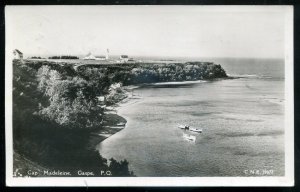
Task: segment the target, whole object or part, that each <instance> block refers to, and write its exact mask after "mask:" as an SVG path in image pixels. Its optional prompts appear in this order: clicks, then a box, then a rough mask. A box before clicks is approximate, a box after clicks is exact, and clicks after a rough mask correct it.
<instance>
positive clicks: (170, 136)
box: [97, 59, 285, 177]
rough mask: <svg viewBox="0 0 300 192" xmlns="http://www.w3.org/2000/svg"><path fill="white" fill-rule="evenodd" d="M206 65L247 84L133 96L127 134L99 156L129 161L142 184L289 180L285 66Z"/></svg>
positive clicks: (256, 62) (210, 84) (149, 90)
mask: <svg viewBox="0 0 300 192" xmlns="http://www.w3.org/2000/svg"><path fill="white" fill-rule="evenodd" d="M209 61H214V62H216V63H218V64H221V65H222V67H223V68H224V69H225V70H226V72H227V73H228V74H230V75H232V76H240V77H242V78H238V79H231V80H219V81H207V82H199V83H194V84H190V85H173V86H164V85H157V86H156V85H154V86H151V87H143V88H139V89H135V90H134V93H133V94H134V95H137V96H139V97H141V99H132V101H131V102H129V103H127V104H126V105H125V106H123V107H121V108H120V109H119V112H118V113H119V114H120V115H121V116H124V117H125V118H126V119H127V120H128V123H127V126H126V128H125V129H123V130H122V131H120V132H118V133H117V134H115V135H113V136H111V137H110V138H108V139H106V140H105V141H104V142H102V143H100V144H99V145H98V146H97V148H98V149H99V151H100V153H101V155H103V156H104V157H106V158H111V157H113V158H115V159H117V160H122V159H127V160H128V161H129V167H130V169H131V170H132V171H134V173H135V174H136V175H137V176H207V177H209V176H267V175H273V176H274V175H276V176H278V175H284V102H285V101H284V61H283V60H274V59H272V60H268V59H210V60H209ZM178 124H189V125H190V126H193V127H197V128H201V129H203V133H201V134H198V133H191V132H189V131H184V130H181V129H179V128H177V125H178ZM183 134H190V135H194V136H195V137H196V141H195V142H191V141H188V140H186V139H184V138H183Z"/></svg>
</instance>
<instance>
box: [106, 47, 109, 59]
mask: <svg viewBox="0 0 300 192" xmlns="http://www.w3.org/2000/svg"><path fill="white" fill-rule="evenodd" d="M105 58H106V60H108V59H109V49H106V57H105Z"/></svg>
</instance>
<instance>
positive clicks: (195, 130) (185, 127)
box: [178, 125, 202, 133]
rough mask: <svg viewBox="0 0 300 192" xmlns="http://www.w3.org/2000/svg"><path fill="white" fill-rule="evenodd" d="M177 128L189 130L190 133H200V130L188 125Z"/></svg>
mask: <svg viewBox="0 0 300 192" xmlns="http://www.w3.org/2000/svg"><path fill="white" fill-rule="evenodd" d="M178 128H180V129H185V130H189V131H192V132H197V133H202V129H198V128H194V127H190V126H188V125H178Z"/></svg>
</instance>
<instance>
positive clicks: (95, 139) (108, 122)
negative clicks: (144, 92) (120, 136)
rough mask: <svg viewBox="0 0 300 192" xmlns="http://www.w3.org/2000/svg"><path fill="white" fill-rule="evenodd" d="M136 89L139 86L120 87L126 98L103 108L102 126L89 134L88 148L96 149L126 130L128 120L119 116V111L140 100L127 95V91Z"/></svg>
mask: <svg viewBox="0 0 300 192" xmlns="http://www.w3.org/2000/svg"><path fill="white" fill-rule="evenodd" d="M136 88H139V86H124V87H122V90H123V91H124V96H126V97H125V98H124V99H122V100H121V101H119V102H117V103H115V104H114V105H113V106H109V107H106V108H105V111H104V121H103V122H104V123H103V126H102V127H101V128H99V129H97V130H94V131H92V132H91V133H90V138H89V144H88V148H89V149H91V148H93V149H96V147H97V146H98V145H99V144H100V143H102V142H103V141H104V140H106V139H108V138H109V137H111V136H113V135H115V134H116V133H118V132H119V131H122V130H123V129H125V128H126V125H127V123H128V120H127V119H128V118H127V117H124V115H122V114H121V112H120V111H121V109H123V108H124V107H126V106H128V105H131V104H134V103H136V101H135V102H132V101H133V100H136V99H138V100H139V99H141V98H135V97H134V96H133V95H131V94H130V93H129V91H132V90H134V89H136Z"/></svg>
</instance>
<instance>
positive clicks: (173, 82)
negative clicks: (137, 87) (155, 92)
mask: <svg viewBox="0 0 300 192" xmlns="http://www.w3.org/2000/svg"><path fill="white" fill-rule="evenodd" d="M204 82H207V81H204V80H197V81H168V82H159V83H152V84H151V85H188V84H196V83H204Z"/></svg>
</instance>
